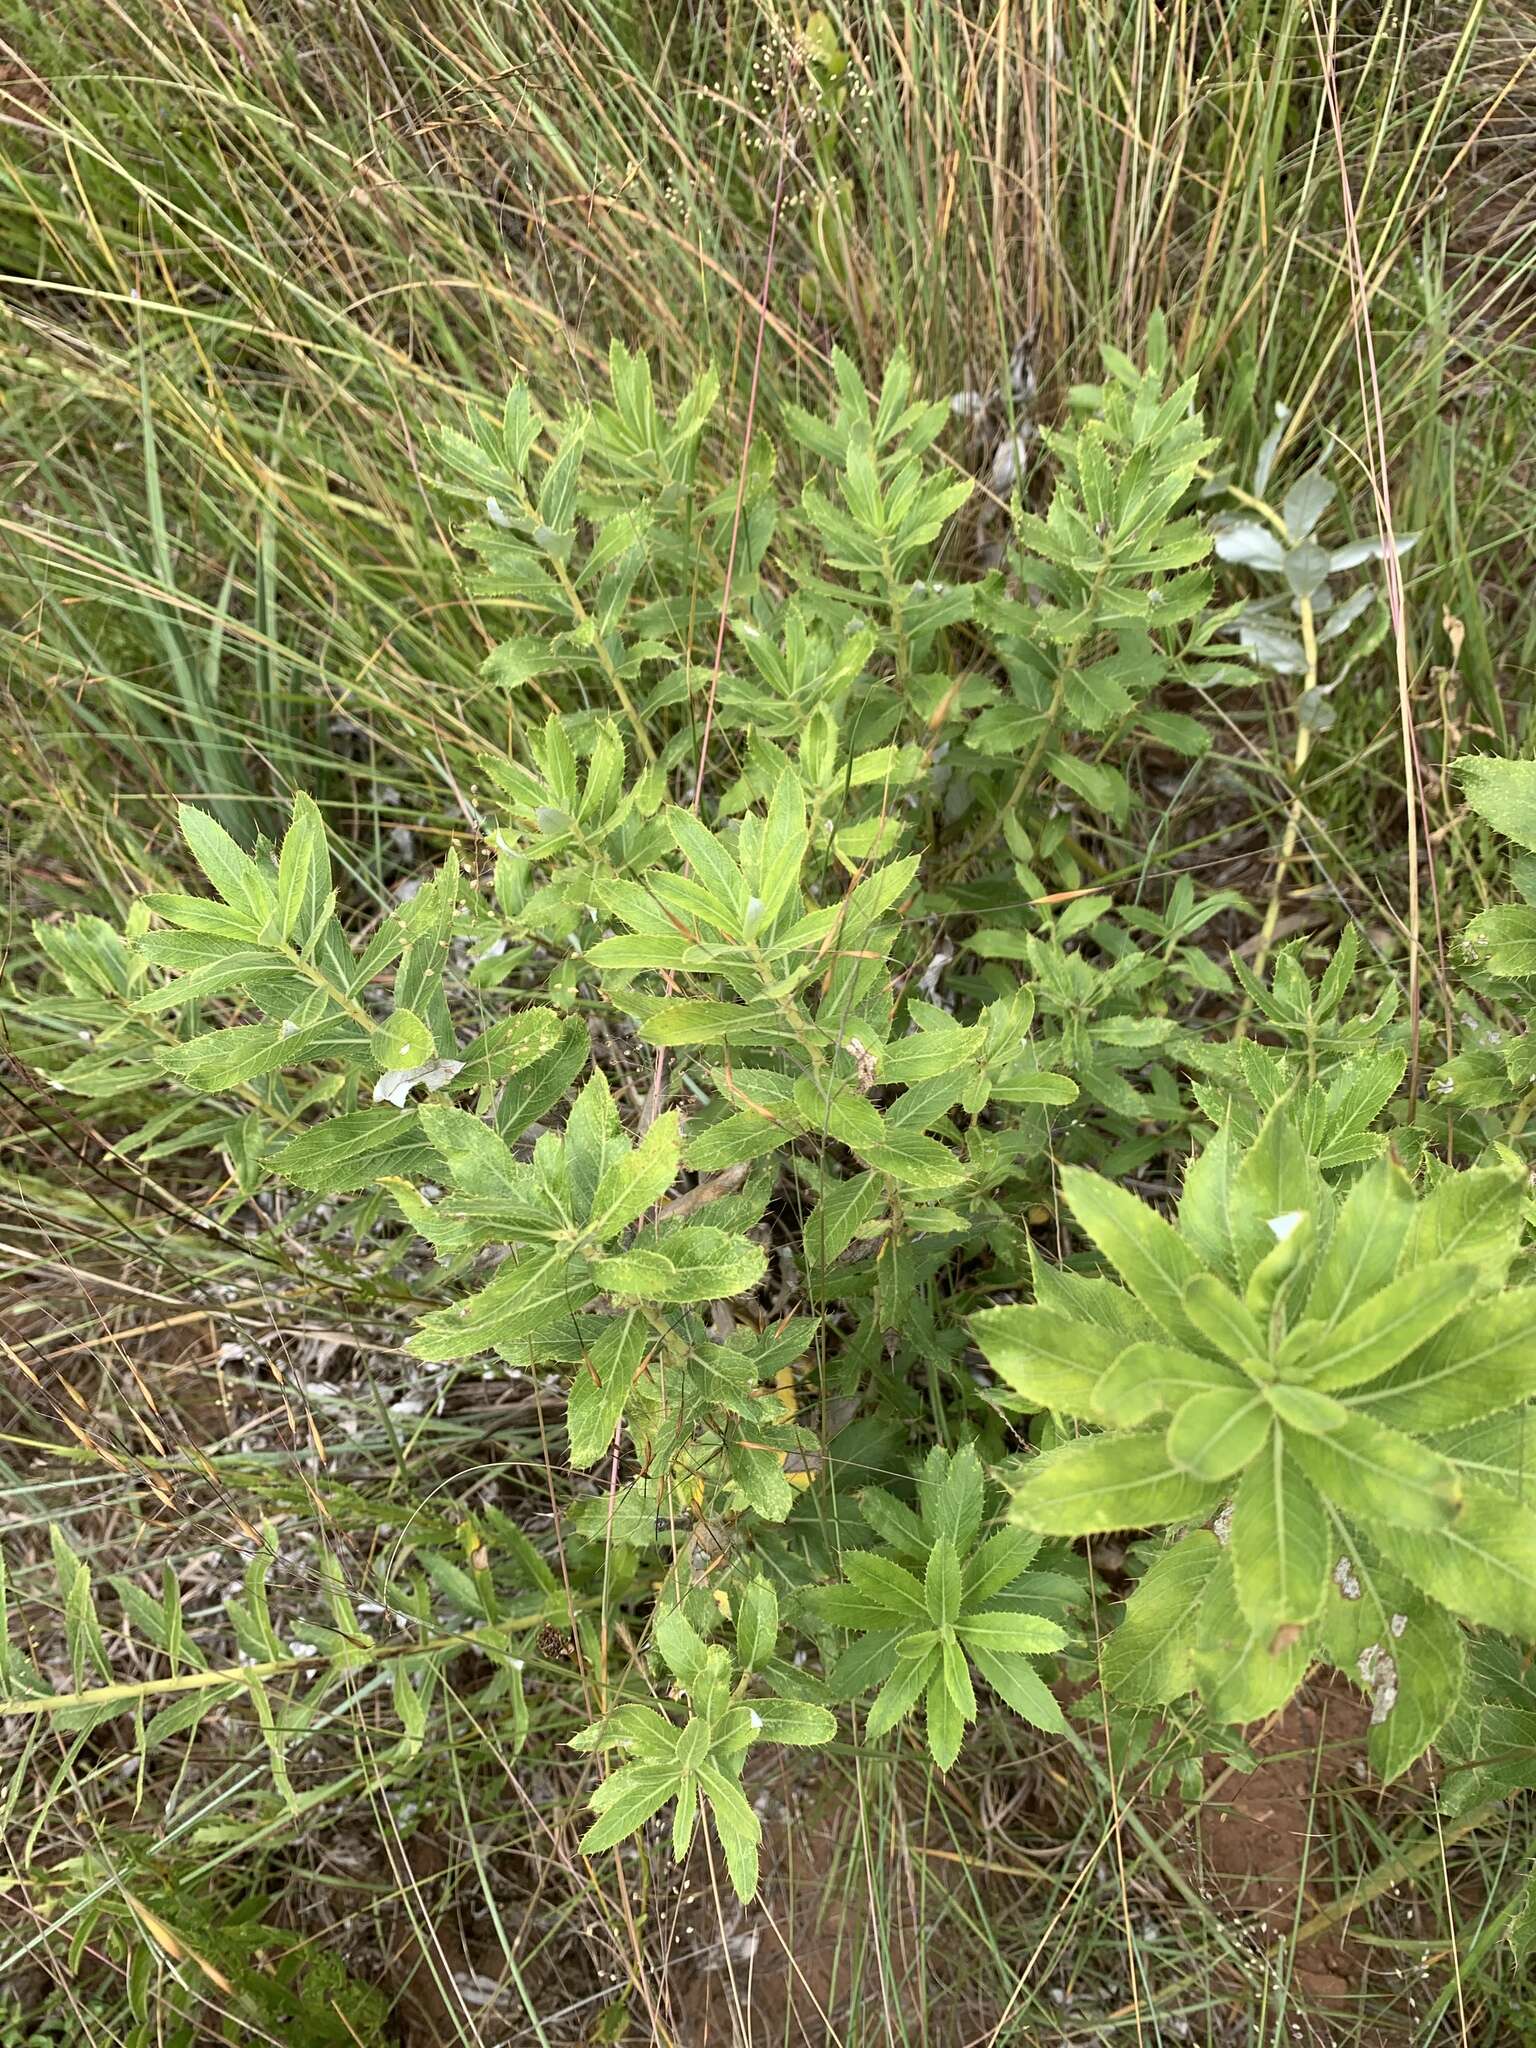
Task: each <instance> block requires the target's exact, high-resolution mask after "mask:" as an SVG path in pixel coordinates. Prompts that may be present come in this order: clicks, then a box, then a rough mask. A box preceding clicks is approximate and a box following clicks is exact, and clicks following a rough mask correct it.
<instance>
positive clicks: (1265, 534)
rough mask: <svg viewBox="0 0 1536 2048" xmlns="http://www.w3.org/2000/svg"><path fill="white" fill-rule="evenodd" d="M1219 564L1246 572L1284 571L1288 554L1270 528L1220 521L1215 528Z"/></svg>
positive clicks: (1247, 521)
mask: <svg viewBox="0 0 1536 2048" xmlns="http://www.w3.org/2000/svg"><path fill="white" fill-rule="evenodd" d="M1211 538H1212V540H1213V542H1214V543H1215V547H1216V555H1217V559H1218V560H1219V561H1223V562H1236V563H1237V564H1238V566H1239V567H1240V568H1244V569H1269V570H1279V569H1283V568H1284V567H1285V550H1284V548H1282V547H1281V545H1280V543H1279V541H1278V540H1277V539H1276V538H1275V536H1274V534H1272V533H1271V532H1270V530H1269V528H1268V527H1267V526H1260V525H1259V523H1258V521H1257V520H1254V519H1234V520H1230V521H1229V520H1218V521H1217V523H1216V525H1215V526H1214V527H1213V528H1212V532H1211Z"/></svg>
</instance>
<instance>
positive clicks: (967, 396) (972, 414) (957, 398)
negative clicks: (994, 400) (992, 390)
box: [949, 391, 987, 420]
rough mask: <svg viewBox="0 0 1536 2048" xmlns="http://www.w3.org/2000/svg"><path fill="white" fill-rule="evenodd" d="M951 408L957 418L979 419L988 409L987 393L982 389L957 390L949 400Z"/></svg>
mask: <svg viewBox="0 0 1536 2048" xmlns="http://www.w3.org/2000/svg"><path fill="white" fill-rule="evenodd" d="M949 409H950V411H951V412H952V413H953V414H954V416H955V418H956V419H957V420H974V419H978V418H980V416H981V414H982V413H984V412H985V411H986V409H987V400H986V395H985V393H984V392H980V391H957V392H956V393H955V394H954V396H953V397H952V398H951V399H950V401H949Z"/></svg>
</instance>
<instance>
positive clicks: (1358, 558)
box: [1328, 533, 1419, 573]
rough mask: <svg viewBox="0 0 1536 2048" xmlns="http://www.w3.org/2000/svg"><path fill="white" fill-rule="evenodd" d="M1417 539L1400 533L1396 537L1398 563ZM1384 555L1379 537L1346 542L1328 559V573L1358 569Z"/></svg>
mask: <svg viewBox="0 0 1536 2048" xmlns="http://www.w3.org/2000/svg"><path fill="white" fill-rule="evenodd" d="M1418 537H1419V536H1418V535H1417V534H1416V533H1400V534H1399V535H1398V536H1397V558H1398V560H1399V561H1401V560H1402V558H1403V556H1404V555H1406V554H1407V552H1408V550H1409V549H1410V548H1411V547H1412V546H1413V545H1414V543H1415V542H1416V541H1417V540H1418ZM1385 553H1386V549H1385V548H1384V547H1383V545H1382V543H1381V538H1380V536H1379V535H1378V536H1377V538H1376V539H1374V540H1352V541H1347V542H1346V543H1345V544H1344V546H1343V547H1341V548H1335V549H1334V551H1333V553H1332V554H1331V555H1330V556H1329V557H1328V568H1329V572H1330V573H1336V572H1337V571H1338V570H1340V569H1358V568H1359V567H1360V564H1361V563H1362V562H1379V561H1380V560H1381V559H1382V557H1383V555H1384V554H1385Z"/></svg>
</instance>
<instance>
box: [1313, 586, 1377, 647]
mask: <svg viewBox="0 0 1536 2048" xmlns="http://www.w3.org/2000/svg"><path fill="white" fill-rule="evenodd" d="M1375 595H1376V593H1375V591H1374V590H1372V588H1371V586H1370V585H1369V584H1368V583H1362V584H1361V586H1360V588H1359V589H1358V590H1352V591H1351V592H1350V593H1349V595H1348V597H1346V598H1345V599H1344V601H1343V603H1342V604H1339V605H1335V607H1334V609H1333V610H1332V611H1331V612H1330V613H1329V614H1328V623H1327V624H1326V625H1325V626H1324V627H1323V629H1322V631H1321V632H1320V633H1319V634H1318V636H1317V637H1318V639H1319V640H1337V639H1338V637H1339V635H1340V634H1341V633H1346V632H1348V630H1349V628H1350V627H1351V626H1352V625H1353V624H1354V623H1355V621H1356V619H1358V618H1359V616H1360V614H1361V613H1362V612H1365V611H1369V610H1370V608H1371V601H1372V599H1373V598H1374V597H1375Z"/></svg>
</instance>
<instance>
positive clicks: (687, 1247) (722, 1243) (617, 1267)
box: [591, 1223, 767, 1302]
mask: <svg viewBox="0 0 1536 2048" xmlns="http://www.w3.org/2000/svg"><path fill="white" fill-rule="evenodd" d="M766 1264H767V1261H766V1259H765V1257H764V1254H763V1251H762V1249H761V1247H760V1246H758V1245H755V1244H752V1243H750V1242H749V1241H748V1239H746V1238H744V1237H733V1236H731V1235H729V1234H728V1233H727V1232H726V1231H723V1230H716V1229H715V1228H714V1227H713V1225H710V1224H704V1223H698V1224H683V1225H681V1226H680V1227H678V1228H677V1229H675V1230H671V1231H669V1232H668V1233H667V1235H666V1236H665V1238H663V1239H662V1240H661V1241H660V1242H659V1243H657V1244H654V1245H652V1244H649V1243H648V1244H644V1245H634V1246H632V1247H631V1248H630V1249H629V1250H628V1251H627V1252H621V1253H619V1255H618V1256H617V1257H616V1258H610V1259H594V1260H593V1261H592V1266H591V1270H592V1277H593V1279H594V1280H595V1281H596V1282H597V1284H598V1286H600V1287H602V1288H605V1289H606V1290H607V1292H608V1293H610V1294H619V1295H632V1296H637V1297H639V1298H640V1299H641V1300H644V1301H656V1302H690V1301H724V1300H725V1299H726V1298H727V1297H728V1296H730V1295H733V1294H741V1293H743V1292H744V1291H745V1290H746V1289H747V1288H749V1287H755V1286H756V1285H757V1283H758V1281H759V1280H761V1279H762V1277H763V1272H764V1270H765V1267H766Z"/></svg>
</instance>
